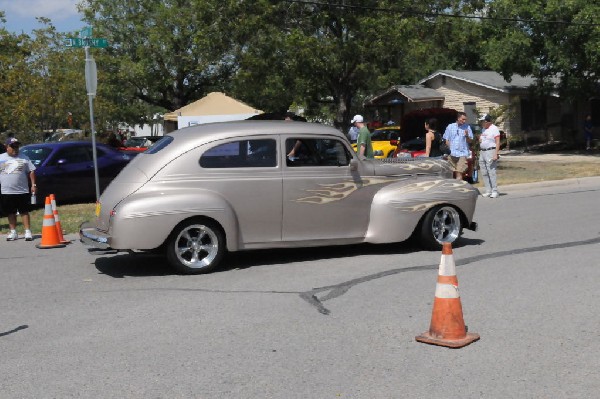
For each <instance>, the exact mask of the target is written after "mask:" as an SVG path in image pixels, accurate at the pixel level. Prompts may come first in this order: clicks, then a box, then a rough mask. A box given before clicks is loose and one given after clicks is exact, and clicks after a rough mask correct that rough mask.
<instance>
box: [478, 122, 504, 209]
mask: <svg viewBox="0 0 600 399" xmlns="http://www.w3.org/2000/svg"><path fill="white" fill-rule="evenodd" d="M479 120H480V121H481V123H482V126H483V131H482V132H481V135H480V136H479V169H481V176H482V177H483V184H485V192H484V193H483V194H482V195H483V196H484V197H489V198H496V197H498V185H497V184H496V167H497V166H498V151H500V130H498V127H497V126H496V125H494V124H493V123H492V117H491V116H490V115H487V114H486V115H484V116H482V117H481V118H480V119H479Z"/></svg>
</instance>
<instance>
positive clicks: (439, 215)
mask: <svg viewBox="0 0 600 399" xmlns="http://www.w3.org/2000/svg"><path fill="white" fill-rule="evenodd" d="M461 233H462V221H461V218H460V214H459V213H458V210H456V208H454V207H452V206H449V205H438V206H436V207H434V208H432V209H431V210H430V211H429V212H427V214H426V215H425V217H424V218H423V220H422V222H421V226H420V234H419V238H420V240H419V241H420V244H421V246H422V247H423V248H426V249H432V250H440V249H441V248H442V244H443V243H444V242H454V241H456V240H457V239H458V238H459V237H460V235H461Z"/></svg>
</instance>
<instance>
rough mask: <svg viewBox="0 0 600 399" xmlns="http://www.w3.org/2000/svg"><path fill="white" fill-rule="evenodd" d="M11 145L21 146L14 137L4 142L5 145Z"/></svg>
mask: <svg viewBox="0 0 600 399" xmlns="http://www.w3.org/2000/svg"><path fill="white" fill-rule="evenodd" d="M12 144H21V142H20V141H19V140H18V139H17V138H16V137H11V138H9V139H8V140H6V145H12Z"/></svg>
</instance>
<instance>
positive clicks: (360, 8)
mask: <svg viewBox="0 0 600 399" xmlns="http://www.w3.org/2000/svg"><path fill="white" fill-rule="evenodd" d="M284 1H286V2H288V3H299V4H306V5H313V6H328V7H333V8H340V9H349V10H358V11H375V12H386V13H393V14H403V15H413V16H415V15H418V16H423V17H441V18H457V19H478V20H487V21H502V22H519V23H526V24H557V25H574V26H600V23H593V22H569V21H560V20H543V19H521V18H499V17H485V16H476V15H460V14H446V13H436V12H424V11H413V10H407V9H405V10H399V9H392V8H383V7H369V6H357V5H350V4H332V3H323V2H320V1H310V0H284Z"/></svg>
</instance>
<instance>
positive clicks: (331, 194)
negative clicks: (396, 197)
mask: <svg viewBox="0 0 600 399" xmlns="http://www.w3.org/2000/svg"><path fill="white" fill-rule="evenodd" d="M397 181H398V180H390V179H377V178H374V179H364V180H362V181H361V182H360V183H356V182H354V181H346V182H343V183H334V184H319V187H321V188H317V189H309V190H306V191H307V192H310V193H312V194H313V195H311V196H308V197H303V198H298V199H297V200H295V202H304V203H310V204H328V203H331V202H335V201H340V200H343V199H344V198H347V197H348V196H350V195H351V194H352V193H354V192H355V191H357V190H358V189H359V188H362V187H367V186H372V185H376V184H389V183H393V182H397ZM433 189H436V192H437V193H438V194H440V193H449V192H464V193H468V192H470V189H469V188H468V186H467V183H466V182H465V181H462V180H456V181H455V182H454V181H452V182H448V180H428V181H425V182H416V183H409V184H407V185H406V186H404V187H400V188H398V194H414V193H424V192H427V191H431V190H433ZM437 203H439V201H436V202H432V203H427V204H425V203H420V204H418V205H415V206H414V207H410V209H411V210H415V211H416V210H418V209H416V208H419V209H421V208H422V207H431V206H432V204H433V205H435V204H437ZM412 208H415V209H412Z"/></svg>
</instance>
